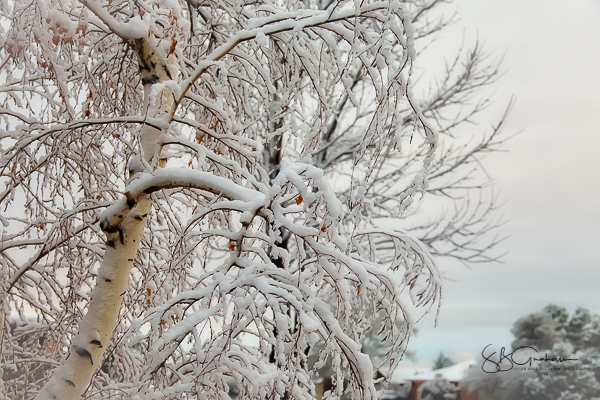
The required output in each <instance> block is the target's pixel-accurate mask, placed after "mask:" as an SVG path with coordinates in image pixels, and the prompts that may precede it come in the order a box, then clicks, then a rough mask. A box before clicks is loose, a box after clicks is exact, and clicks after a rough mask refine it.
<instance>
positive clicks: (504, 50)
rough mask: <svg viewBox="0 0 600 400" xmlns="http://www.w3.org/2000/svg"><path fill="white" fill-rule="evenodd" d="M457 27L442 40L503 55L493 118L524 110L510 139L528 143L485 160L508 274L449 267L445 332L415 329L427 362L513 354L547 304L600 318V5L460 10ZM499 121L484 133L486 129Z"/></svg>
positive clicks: (500, 267) (513, 1) (548, 1)
mask: <svg viewBox="0 0 600 400" xmlns="http://www.w3.org/2000/svg"><path fill="white" fill-rule="evenodd" d="M454 5H455V7H458V10H459V14H460V16H461V21H460V22H459V23H458V24H457V25H456V26H455V27H453V28H451V30H450V32H448V33H447V36H446V37H445V39H446V40H448V39H450V40H452V38H455V39H456V40H457V41H459V40H460V39H461V35H462V32H463V31H464V34H465V38H466V43H467V44H469V43H472V42H473V38H475V37H477V36H478V37H479V40H480V42H483V43H484V44H485V47H486V48H487V49H488V50H491V51H494V52H495V53H496V54H499V55H502V54H505V58H504V63H503V65H504V67H505V71H506V73H505V75H504V76H503V78H502V79H501V80H500V82H499V83H498V84H497V85H496V91H495V94H494V99H495V100H496V105H497V107H496V108H495V110H496V111H495V113H496V115H499V114H500V113H501V112H502V107H503V106H504V105H505V104H506V103H507V102H508V100H509V99H510V96H511V95H513V94H514V95H515V96H516V98H517V102H516V105H515V108H514V110H513V112H512V114H511V117H510V120H509V124H508V125H507V127H506V129H507V131H508V132H509V133H510V132H519V131H523V132H522V133H521V134H520V135H518V136H516V137H514V138H513V139H511V140H510V141H509V142H507V144H506V147H505V148H506V149H507V150H508V153H505V154H499V155H495V156H494V157H491V158H488V159H486V167H487V170H488V172H489V173H490V174H491V175H492V176H493V177H495V178H496V182H497V185H498V187H500V188H502V192H501V198H502V199H503V200H505V201H506V205H505V207H504V213H505V215H506V217H507V219H508V220H509V222H508V223H507V224H506V225H505V226H504V227H503V228H502V232H503V233H504V234H509V235H511V237H510V238H509V239H508V240H507V241H506V242H504V243H503V245H502V249H504V250H508V251H509V253H508V254H507V255H506V256H505V257H504V259H503V260H504V264H489V265H475V266H473V269H471V270H468V269H466V268H463V267H460V266H453V265H450V264H446V263H442V264H441V265H440V266H441V268H442V269H444V270H447V274H448V275H449V276H450V277H452V278H453V279H455V280H456V282H447V283H446V285H445V291H444V301H443V305H442V310H441V316H440V319H439V323H438V327H437V328H435V329H434V328H433V326H432V325H433V324H432V322H431V321H424V322H423V323H420V324H419V331H420V332H419V334H418V336H417V337H416V338H414V339H413V340H412V341H411V345H410V346H409V348H410V349H412V350H416V351H417V355H418V358H419V359H420V360H431V359H432V358H434V357H435V356H436V355H437V354H438V353H439V352H440V351H441V350H443V351H445V353H446V354H452V353H453V352H459V351H469V352H472V353H476V354H480V353H481V351H482V350H483V348H484V347H485V346H486V345H487V344H493V345H495V346H497V347H500V346H510V343H511V341H512V335H511V334H510V328H511V326H512V324H513V322H514V321H515V320H516V319H517V318H519V317H521V316H524V315H526V314H530V313H532V312H535V311H538V310H540V309H541V308H543V307H544V306H546V305H547V304H548V303H555V304H558V305H562V306H565V307H567V309H568V310H569V311H570V312H572V311H573V310H574V309H575V308H577V307H578V306H583V307H586V308H589V309H590V310H591V311H592V312H595V313H600V296H599V290H598V287H599V286H600V161H599V160H600V155H599V153H600V2H599V1H597V0H574V1H569V2H565V1H556V0H504V1H490V0H455V3H454ZM494 122H495V121H494V120H493V119H491V118H490V120H489V121H483V123H482V128H489V126H490V125H491V124H493V123H494Z"/></svg>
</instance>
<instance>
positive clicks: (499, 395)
mask: <svg viewBox="0 0 600 400" xmlns="http://www.w3.org/2000/svg"><path fill="white" fill-rule="evenodd" d="M511 332H512V333H513V335H514V336H515V340H514V341H513V343H512V347H513V350H515V349H517V348H519V347H522V346H531V347H534V348H536V349H537V350H538V353H537V354H536V355H534V357H536V358H539V359H542V360H541V361H534V362H533V363H532V366H533V367H536V368H535V369H532V370H527V371H519V370H515V369H512V370H508V371H504V372H499V373H496V374H488V373H485V372H484V371H482V370H481V369H480V368H474V369H472V371H469V373H468V376H467V382H468V385H469V387H470V388H471V389H472V390H478V391H480V392H485V393H491V394H493V396H494V397H493V398H494V399H495V400H515V399H519V400H600V315H597V314H591V313H590V311H589V310H587V309H585V308H582V307H580V308H578V309H577V310H575V312H574V313H573V315H572V316H570V317H569V314H568V312H567V310H566V309H565V308H564V307H560V306H557V305H553V304H551V305H548V306H547V307H545V308H544V309H543V310H541V311H539V312H536V313H533V314H530V315H528V316H525V317H523V318H520V319H518V320H517V321H516V322H515V324H514V326H513V328H512V330H511ZM546 357H547V358H548V359H547V360H546ZM559 357H561V358H562V359H563V361H562V362H557V361H552V359H553V358H554V359H556V358H559ZM495 361H496V362H497V361H498V359H497V357H496V359H495Z"/></svg>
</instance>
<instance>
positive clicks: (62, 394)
mask: <svg viewBox="0 0 600 400" xmlns="http://www.w3.org/2000/svg"><path fill="white" fill-rule="evenodd" d="M148 42H149V41H148V40H145V39H136V40H135V41H134V48H135V49H136V51H137V53H138V61H139V66H140V73H141V76H142V83H143V84H144V108H145V109H146V110H147V112H146V115H147V116H150V117H154V118H160V117H162V116H164V115H165V114H167V113H168V112H169V111H170V107H172V106H173V97H172V96H171V95H170V94H169V93H168V92H167V91H166V90H163V91H161V92H159V93H158V95H156V98H150V96H151V92H152V90H151V89H152V85H153V84H156V83H160V82H163V81H165V80H169V79H171V75H170V73H169V72H168V70H167V61H166V60H159V59H157V57H158V56H157V54H160V53H159V51H158V50H157V49H156V48H152V47H151V46H150V44H149V43H148ZM163 129H165V130H167V129H168V126H165V127H163ZM160 134H161V131H160V130H159V129H157V128H155V127H151V126H149V125H145V126H144V127H143V128H142V131H141V134H140V141H141V145H142V150H143V154H142V156H140V157H138V158H137V159H134V160H133V162H132V163H130V165H129V173H130V177H129V180H131V179H132V178H135V176H134V175H135V174H136V173H137V172H141V171H143V170H144V169H145V168H144V163H143V162H142V161H141V159H142V157H143V158H144V160H145V161H146V164H145V165H146V166H148V165H152V166H153V167H152V168H153V169H155V168H157V167H160V166H161V165H160V164H161V163H160V162H159V154H160V148H159V146H158V143H157V142H158V139H159V137H160ZM125 197H126V200H123V201H121V202H118V203H117V204H115V205H114V206H113V207H110V208H109V209H108V210H107V211H106V212H105V214H104V216H103V218H102V219H101V221H100V227H101V229H102V231H103V232H104V233H105V234H106V237H107V240H106V251H105V254H104V260H103V263H102V266H101V267H100V269H99V270H98V277H97V281H96V286H95V287H94V289H93V290H92V293H91V300H90V305H89V308H88V312H87V314H86V315H85V316H84V317H83V319H82V320H81V322H80V323H79V330H78V333H77V335H76V336H75V337H74V338H73V340H72V341H71V346H70V351H69V354H68V355H67V358H66V359H65V360H63V361H62V363H61V365H60V366H59V367H58V368H56V369H55V371H54V373H53V375H52V377H51V378H50V380H49V381H48V382H47V383H46V385H45V386H44V388H43V389H42V390H41V391H40V392H39V393H38V395H37V396H36V400H50V399H60V400H70V399H78V398H79V397H80V396H81V395H82V394H83V393H84V392H85V390H86V388H87V387H88V385H89V383H90V381H91V379H92V376H93V375H94V373H95V372H96V370H97V369H98V368H99V367H100V366H101V365H102V361H103V358H104V351H105V350H106V348H107V347H108V346H107V344H108V342H109V340H110V338H111V337H112V333H113V331H114V329H115V327H116V326H117V321H118V317H119V310H120V309H121V303H122V301H123V297H124V295H125V291H126V288H127V284H128V281H129V274H130V271H131V267H132V266H133V261H134V259H135V257H136V255H137V252H138V249H139V245H140V242H141V240H142V236H143V233H144V227H145V226H146V220H147V217H148V214H149V213H150V210H151V208H152V200H151V198H150V195H149V194H146V193H142V194H141V195H140V196H139V197H138V198H136V199H133V198H131V197H129V194H128V192H126V193H125Z"/></svg>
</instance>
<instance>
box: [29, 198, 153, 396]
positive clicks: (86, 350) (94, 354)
mask: <svg viewBox="0 0 600 400" xmlns="http://www.w3.org/2000/svg"><path fill="white" fill-rule="evenodd" d="M151 204H152V202H151V200H150V199H148V198H146V199H144V200H143V201H141V202H139V203H138V204H137V206H135V207H134V208H133V209H132V210H131V211H129V213H128V214H127V215H124V216H123V220H122V222H121V223H120V224H119V225H118V226H116V227H107V228H105V231H106V230H109V231H113V232H111V233H108V234H107V236H108V240H107V245H106V253H105V256H104V262H103V264H102V267H101V268H100V269H99V271H98V278H97V282H96V287H95V288H94V290H93V291H92V300H91V301H90V306H89V309H88V312H87V314H86V315H85V317H83V319H82V320H81V322H80V324H79V332H78V334H77V335H76V336H75V337H74V338H73V340H72V342H71V349H70V354H69V355H68V357H67V359H66V360H64V361H63V363H62V365H61V366H60V367H58V368H57V369H56V370H55V371H54V374H53V376H52V378H50V380H49V381H48V382H47V383H46V385H45V386H44V388H43V389H42V390H41V391H40V392H39V393H38V395H37V396H36V400H50V399H60V400H69V399H78V398H79V397H80V396H81V394H83V392H84V391H85V389H86V388H87V386H88V384H89V382H90V380H91V378H92V375H93V374H94V372H95V371H96V369H97V368H99V367H100V366H101V365H102V360H103V357H104V351H105V350H106V348H107V345H108V342H109V340H110V338H111V336H112V333H113V330H114V329H115V326H116V324H117V319H118V316H119V309H120V308H121V302H122V301H123V295H124V294H125V289H126V287H127V283H128V280H129V272H130V270H131V267H132V265H133V260H134V258H135V256H136V253H137V251H138V248H139V243H140V241H141V239H142V234H143V231H144V227H145V225H146V217H147V215H148V212H149V211H150V208H151Z"/></svg>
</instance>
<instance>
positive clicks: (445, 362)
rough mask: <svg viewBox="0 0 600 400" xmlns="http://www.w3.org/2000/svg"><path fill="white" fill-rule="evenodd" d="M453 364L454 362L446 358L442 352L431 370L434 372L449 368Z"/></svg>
mask: <svg viewBox="0 0 600 400" xmlns="http://www.w3.org/2000/svg"><path fill="white" fill-rule="evenodd" d="M454 364H455V363H454V361H452V360H451V359H450V358H448V357H446V355H445V354H444V352H443V351H440V355H439V356H438V357H437V358H436V359H435V360H434V361H433V369H434V370H436V369H442V368H446V367H451V366H452V365H454Z"/></svg>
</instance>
